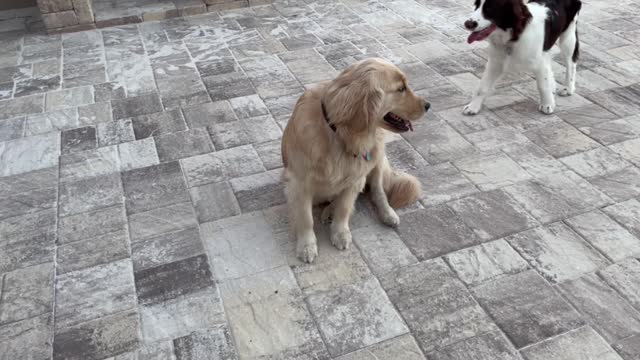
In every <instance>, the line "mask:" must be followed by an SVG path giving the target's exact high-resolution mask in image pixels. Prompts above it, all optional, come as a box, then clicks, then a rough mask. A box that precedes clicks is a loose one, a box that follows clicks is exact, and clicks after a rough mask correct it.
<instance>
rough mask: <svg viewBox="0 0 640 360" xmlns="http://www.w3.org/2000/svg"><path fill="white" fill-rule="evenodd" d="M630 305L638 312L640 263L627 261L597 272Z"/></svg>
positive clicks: (639, 304) (631, 260)
mask: <svg viewBox="0 0 640 360" xmlns="http://www.w3.org/2000/svg"><path fill="white" fill-rule="evenodd" d="M599 274H600V276H601V277H602V278H603V279H604V280H605V281H606V282H607V283H608V284H609V286H611V287H612V288H614V289H615V290H616V291H618V293H620V294H621V295H622V296H623V297H624V298H625V299H627V301H629V303H630V304H631V305H633V306H634V307H635V308H636V309H637V310H640V262H638V261H637V260H636V259H633V258H632V259H627V260H624V261H621V262H619V263H617V264H614V265H611V266H609V267H608V268H606V269H604V270H601V271H600V272H599Z"/></svg>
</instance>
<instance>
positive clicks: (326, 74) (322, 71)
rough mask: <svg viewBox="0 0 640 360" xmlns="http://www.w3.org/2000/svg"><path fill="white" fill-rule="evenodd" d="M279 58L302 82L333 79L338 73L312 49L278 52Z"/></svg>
mask: <svg viewBox="0 0 640 360" xmlns="http://www.w3.org/2000/svg"><path fill="white" fill-rule="evenodd" d="M280 59H282V61H283V62H284V63H285V65H287V67H288V68H289V70H291V73H293V75H294V76H295V77H296V78H297V79H298V80H299V81H300V83H302V84H313V83H317V82H320V81H325V80H331V79H334V78H335V77H336V76H337V75H338V73H337V72H336V71H335V70H334V69H333V67H331V65H329V63H327V61H326V60H325V59H323V58H322V57H321V56H320V55H319V54H318V53H317V52H316V51H314V50H313V49H304V50H297V51H291V52H288V53H284V54H280Z"/></svg>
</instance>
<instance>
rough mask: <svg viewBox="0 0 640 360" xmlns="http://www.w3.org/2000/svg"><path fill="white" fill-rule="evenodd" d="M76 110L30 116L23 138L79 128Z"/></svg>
mask: <svg viewBox="0 0 640 360" xmlns="http://www.w3.org/2000/svg"><path fill="white" fill-rule="evenodd" d="M80 126H81V124H80V122H79V119H78V110H77V108H71V109H63V110H56V111H50V112H45V113H42V114H35V115H30V116H28V117H27V119H26V123H25V136H33V135H37V134H44V133H48V132H54V131H60V130H66V129H72V128H75V127H80Z"/></svg>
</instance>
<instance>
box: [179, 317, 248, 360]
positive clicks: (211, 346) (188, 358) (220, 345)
mask: <svg viewBox="0 0 640 360" xmlns="http://www.w3.org/2000/svg"><path fill="white" fill-rule="evenodd" d="M173 344H174V347H175V353H176V359H177V360H205V359H210V358H211V357H212V356H213V357H214V358H218V359H225V360H234V359H237V358H238V355H237V351H236V349H235V345H234V344H233V340H232V338H231V334H230V332H229V329H228V328H227V326H225V325H222V326H218V327H215V328H213V329H210V330H200V331H196V332H194V333H192V334H189V335H187V336H183V337H180V338H177V339H175V340H174V341H173Z"/></svg>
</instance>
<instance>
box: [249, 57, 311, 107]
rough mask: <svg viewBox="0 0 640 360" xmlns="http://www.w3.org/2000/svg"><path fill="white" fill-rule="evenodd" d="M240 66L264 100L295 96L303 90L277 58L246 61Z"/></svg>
mask: <svg viewBox="0 0 640 360" xmlns="http://www.w3.org/2000/svg"><path fill="white" fill-rule="evenodd" d="M240 66H242V68H243V69H244V71H245V73H246V76H247V77H248V78H249V80H250V81H251V83H252V84H253V85H254V86H255V91H256V92H257V93H258V95H260V97H262V98H263V99H265V98H272V97H279V96H283V95H290V94H294V93H297V92H299V91H300V89H301V87H300V85H299V83H298V81H297V80H296V79H295V78H294V77H293V76H292V75H291V73H290V72H289V70H288V69H287V67H286V66H285V65H284V64H283V63H282V61H280V59H278V58H276V57H275V56H265V57H259V58H250V59H244V60H241V61H240ZM245 95H248V94H245Z"/></svg>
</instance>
